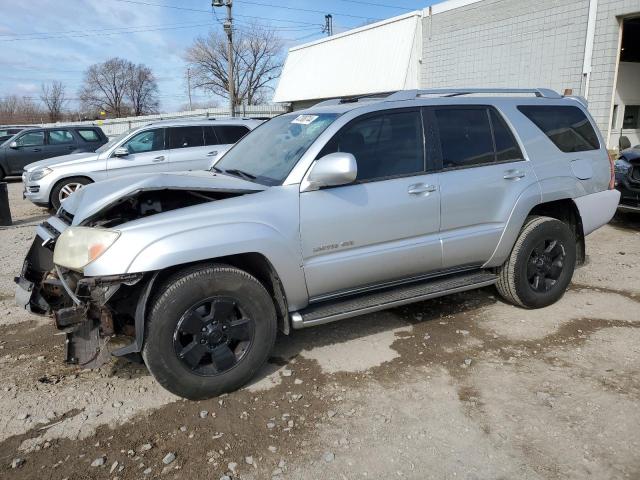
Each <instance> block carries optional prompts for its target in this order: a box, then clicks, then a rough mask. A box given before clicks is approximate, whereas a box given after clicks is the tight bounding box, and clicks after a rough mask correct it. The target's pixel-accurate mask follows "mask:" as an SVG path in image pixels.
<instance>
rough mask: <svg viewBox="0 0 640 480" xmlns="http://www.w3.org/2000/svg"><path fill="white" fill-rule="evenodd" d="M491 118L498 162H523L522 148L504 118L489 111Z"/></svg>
mask: <svg viewBox="0 0 640 480" xmlns="http://www.w3.org/2000/svg"><path fill="white" fill-rule="evenodd" d="M489 116H490V117H491V126H492V127H493V137H494V138H495V141H496V161H498V162H510V161H516V160H523V156H522V152H521V151H520V147H518V144H517V143H516V139H515V138H513V134H512V133H511V130H510V129H509V127H508V126H507V124H506V123H505V122H504V120H503V119H502V117H501V116H500V115H499V114H498V113H497V112H496V111H495V110H489Z"/></svg>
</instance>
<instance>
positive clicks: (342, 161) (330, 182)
mask: <svg viewBox="0 0 640 480" xmlns="http://www.w3.org/2000/svg"><path fill="white" fill-rule="evenodd" d="M357 176H358V164H357V163H356V157H354V156H353V155H351V154H350V153H346V152H336V153H330V154H329V155H325V156H324V157H322V158H321V159H319V160H316V163H314V164H313V166H312V167H311V171H310V172H309V174H308V175H307V180H306V182H305V183H306V184H303V188H302V191H303V192H309V191H313V190H318V189H320V188H322V187H337V186H340V185H348V184H349V183H353V181H354V180H355V179H356V177H357Z"/></svg>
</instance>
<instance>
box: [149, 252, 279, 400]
mask: <svg viewBox="0 0 640 480" xmlns="http://www.w3.org/2000/svg"><path fill="white" fill-rule="evenodd" d="M276 333H277V320H276V310H275V306H274V304H273V300H272V299H271V296H270V295H269V293H268V292H267V290H265V288H264V287H263V286H262V284H261V283H260V282H259V281H258V280H257V279H256V278H255V277H253V276H251V275H249V274H248V273H246V272H244V271H242V270H240V269H237V268H234V267H230V266H227V265H220V264H210V265H197V266H194V267H190V268H187V269H184V270H182V271H180V272H177V273H176V274H175V275H173V276H172V277H170V278H169V279H167V281H166V282H165V283H164V284H163V285H162V286H161V287H160V290H159V293H158V295H157V296H156V297H155V299H154V300H153V302H152V306H151V308H150V314H149V317H148V323H147V333H146V338H145V343H144V347H143V350H142V356H143V358H144V361H145V363H146V365H147V368H148V369H149V371H150V372H151V374H152V375H153V376H154V377H155V379H156V380H157V381H158V383H160V385H162V386H163V387H164V388H166V389H167V390H169V391H170V392H172V393H174V394H176V395H179V396H181V397H184V398H188V399H191V400H199V399H205V398H210V397H214V396H216V395H220V394H222V393H226V392H230V391H233V390H236V389H238V388H239V387H241V386H242V385H244V384H245V383H247V382H248V381H249V380H250V379H251V378H252V377H253V376H254V375H255V374H256V372H257V371H258V370H259V369H260V367H262V365H263V364H264V362H265V361H266V360H267V358H268V356H269V354H270V353H271V350H272V348H273V345H274V343H275V339H276Z"/></svg>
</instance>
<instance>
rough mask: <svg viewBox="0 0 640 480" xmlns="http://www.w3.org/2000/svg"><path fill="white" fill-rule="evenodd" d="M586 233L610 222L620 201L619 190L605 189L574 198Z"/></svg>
mask: <svg viewBox="0 0 640 480" xmlns="http://www.w3.org/2000/svg"><path fill="white" fill-rule="evenodd" d="M574 202H575V204H576V206H577V207H578V210H579V211H580V217H581V218H582V229H583V231H584V234H585V235H589V234H590V233H591V232H593V231H594V230H597V229H598V228H600V227H601V226H603V225H606V224H607V223H609V221H610V220H611V219H612V218H613V216H614V215H615V213H616V209H617V208H618V203H619V202H620V192H619V191H618V190H603V191H602V192H597V193H592V194H590V195H584V196H582V197H578V198H576V199H574Z"/></svg>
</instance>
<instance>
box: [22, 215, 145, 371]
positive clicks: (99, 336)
mask: <svg viewBox="0 0 640 480" xmlns="http://www.w3.org/2000/svg"><path fill="white" fill-rule="evenodd" d="M52 219H53V220H52ZM61 224H62V228H60V227H61ZM65 227H66V225H65V224H64V223H63V222H62V221H61V220H60V219H58V218H57V217H52V218H51V219H49V220H47V221H46V222H44V223H43V224H42V225H40V226H39V227H38V229H37V235H36V237H35V239H34V241H33V244H32V245H31V248H30V249H29V253H28V254H27V257H26V258H25V261H24V264H23V267H22V272H21V273H20V276H19V277H16V278H15V283H16V294H15V300H16V303H17V304H18V305H19V306H21V307H23V308H25V309H26V310H28V311H30V312H32V313H34V314H38V315H47V316H52V317H53V319H54V322H55V326H56V328H58V329H59V330H61V331H63V332H64V333H65V334H66V342H65V344H66V361H67V362H68V363H73V364H77V365H79V366H81V367H84V368H97V367H99V366H101V365H102V364H104V363H105V362H106V361H108V359H109V357H110V352H109V350H108V348H107V344H108V343H109V340H110V339H111V338H112V337H113V336H114V335H115V334H116V333H117V332H116V328H115V323H114V316H113V312H112V309H111V308H110V307H109V306H108V305H107V302H108V301H109V300H110V299H111V298H112V297H113V296H114V295H115V294H116V293H117V292H118V291H119V290H120V289H121V288H122V287H123V286H132V285H136V284H137V283H138V282H140V280H142V278H143V274H129V275H117V276H110V277H100V278H94V277H82V275H81V274H79V273H77V272H72V271H65V270H63V269H61V268H59V267H57V266H56V265H54V264H53V248H54V246H55V241H56V240H57V237H58V236H59V235H60V233H61V230H64V228H65Z"/></svg>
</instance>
